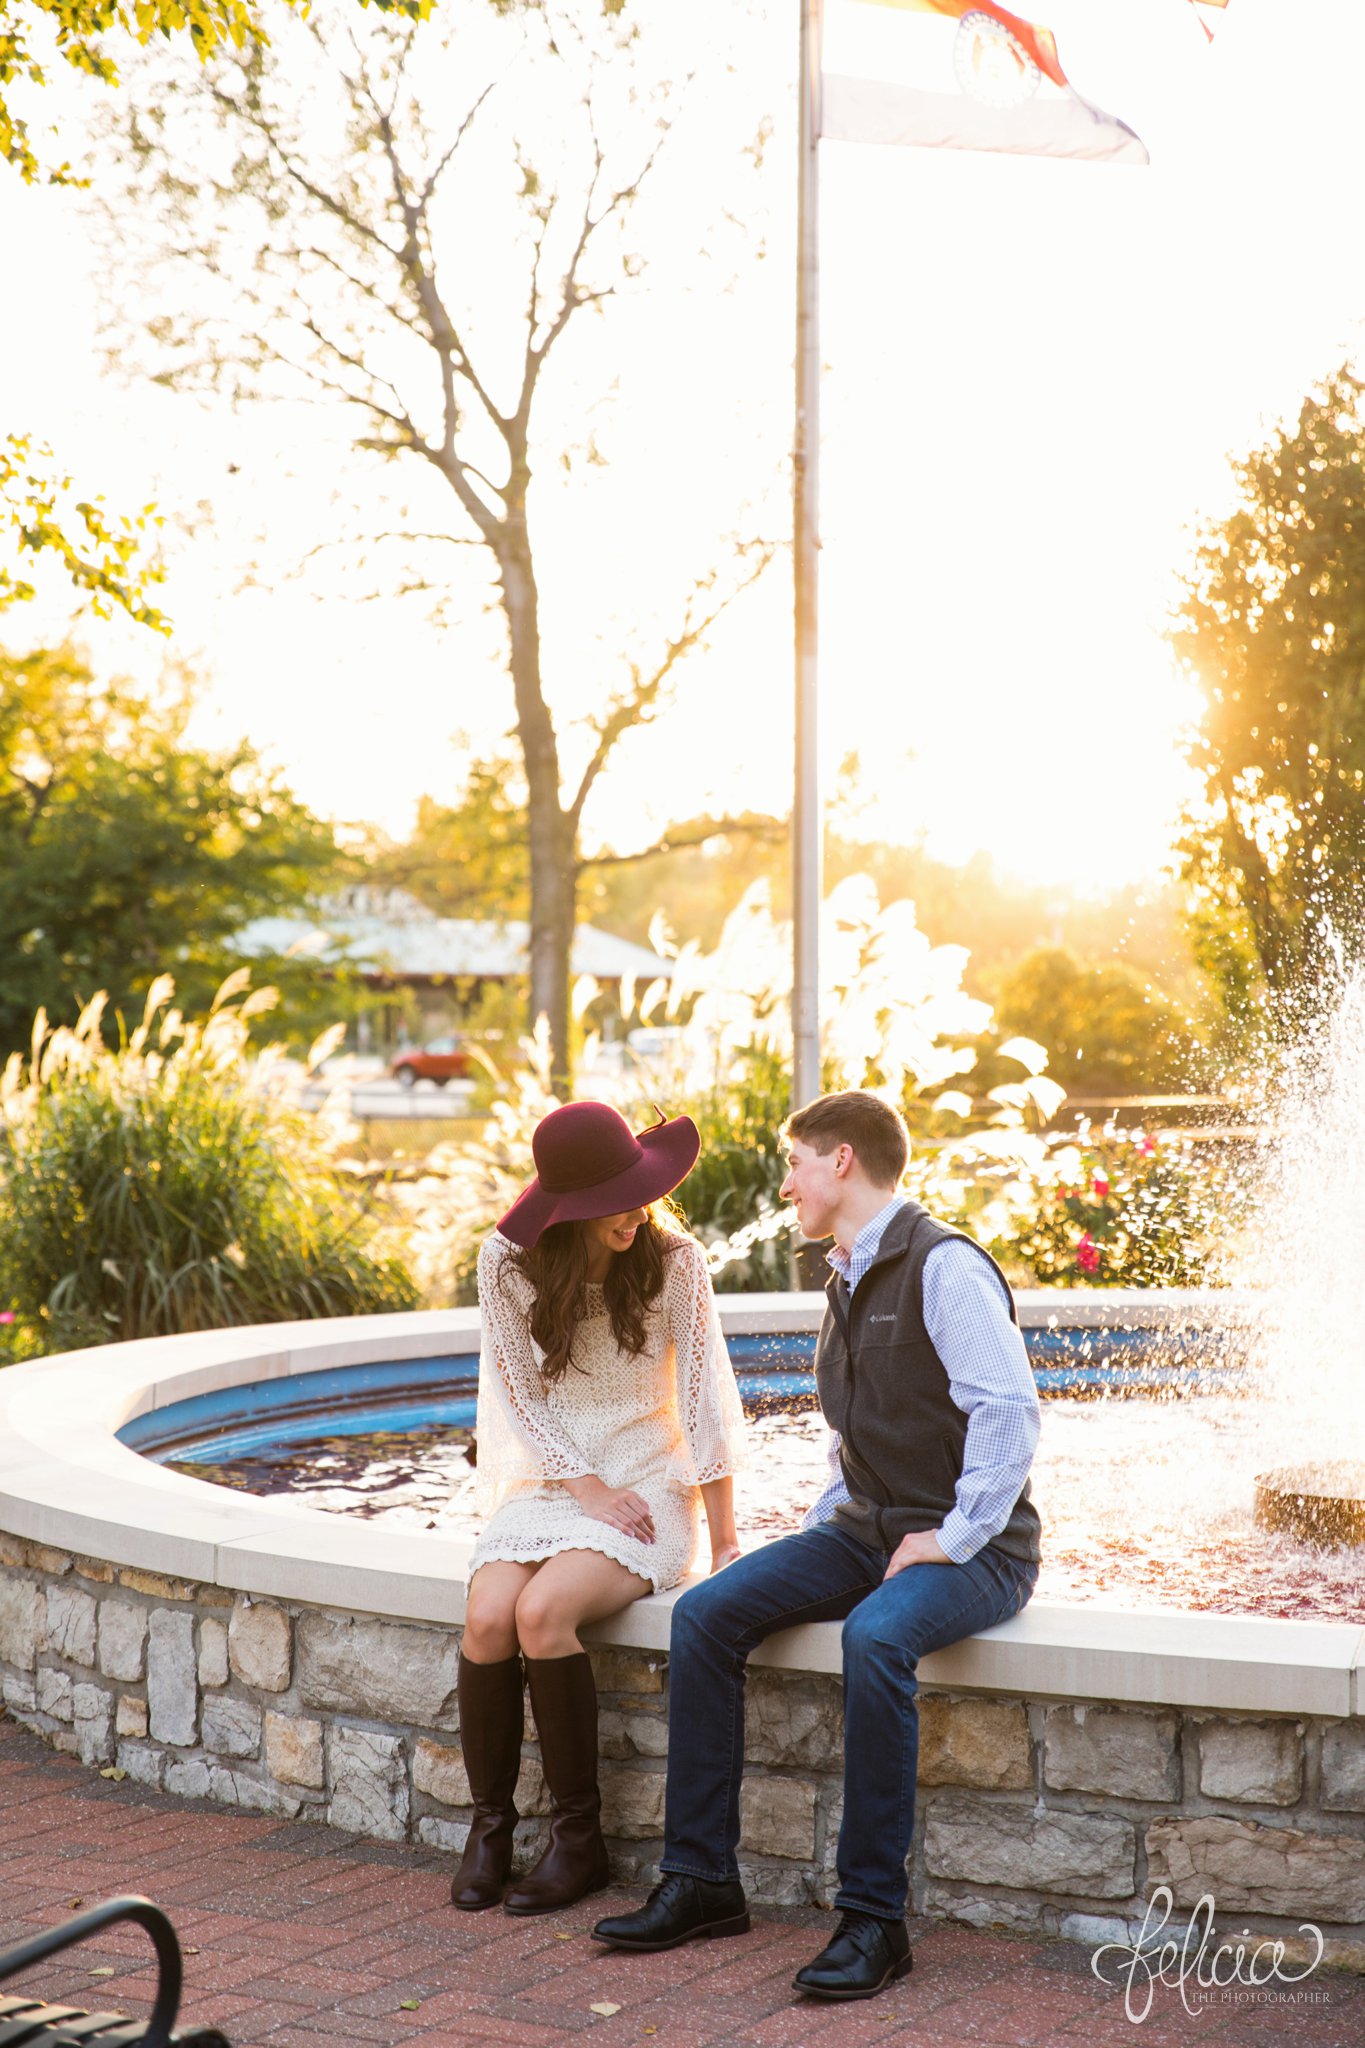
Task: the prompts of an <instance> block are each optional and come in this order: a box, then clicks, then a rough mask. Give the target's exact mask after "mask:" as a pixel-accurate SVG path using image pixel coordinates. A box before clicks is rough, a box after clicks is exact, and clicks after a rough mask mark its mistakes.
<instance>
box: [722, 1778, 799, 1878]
mask: <svg viewBox="0 0 1365 2048" xmlns="http://www.w3.org/2000/svg"><path fill="white" fill-rule="evenodd" d="M739 1832H740V1842H741V1844H742V1846H743V1847H744V1848H746V1849H748V1850H749V1851H750V1853H751V1854H754V1855H758V1856H788V1857H790V1858H792V1860H793V1861H795V1862H809V1861H810V1859H811V1858H812V1857H813V1856H814V1854H815V1785H814V1783H813V1781H812V1780H811V1779H809V1778H746V1779H745V1781H744V1784H743V1786H742V1787H741V1790H740V1795H739Z"/></svg>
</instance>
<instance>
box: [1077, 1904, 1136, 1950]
mask: <svg viewBox="0 0 1365 2048" xmlns="http://www.w3.org/2000/svg"><path fill="white" fill-rule="evenodd" d="M1057 1932H1058V1933H1059V1934H1060V1935H1061V1937H1062V1940H1063V1941H1078V1942H1080V1943H1081V1945H1082V1946H1083V1947H1084V1948H1108V1947H1109V1946H1110V1945H1111V1944H1112V1943H1114V1942H1118V1943H1119V1944H1121V1945H1122V1946H1125V1947H1129V1948H1131V1947H1132V1946H1133V1945H1134V1944H1135V1943H1137V1942H1140V1941H1141V1939H1142V1920H1141V1919H1140V1918H1139V1919H1136V1920H1125V1919H1122V1918H1121V1917H1119V1916H1117V1915H1110V1914H1107V1913H1064V1914H1063V1915H1062V1924H1061V1926H1060V1927H1059V1928H1058V1930H1057ZM1149 1940H1150V1930H1149Z"/></svg>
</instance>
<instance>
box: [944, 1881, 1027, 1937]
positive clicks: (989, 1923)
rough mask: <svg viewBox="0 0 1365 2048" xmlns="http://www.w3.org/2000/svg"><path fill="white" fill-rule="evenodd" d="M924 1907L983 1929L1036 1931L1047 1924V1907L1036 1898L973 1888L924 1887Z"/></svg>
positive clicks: (966, 1925)
mask: <svg viewBox="0 0 1365 2048" xmlns="http://www.w3.org/2000/svg"><path fill="white" fill-rule="evenodd" d="M923 1911H924V1912H926V1913H928V1914H930V1915H932V1917H933V1918H934V1919H935V1920H957V1921H960V1922H961V1924H962V1925H963V1926H964V1927H975V1928H978V1929H980V1930H981V1931H982V1932H983V1933H984V1932H985V1931H986V1930H987V1929H994V1928H1003V1929H1005V1930H1006V1931H1007V1932H1009V1933H1011V1934H1036V1933H1038V1932H1040V1931H1041V1929H1042V1928H1043V1926H1044V1925H1045V1915H1046V1913H1047V1908H1046V1906H1044V1905H1043V1904H1042V1903H1041V1902H1040V1901H1038V1900H1036V1899H1011V1898H1008V1897H1001V1898H980V1897H978V1896H977V1895H976V1894H974V1893H972V1892H954V1891H950V1890H949V1889H948V1887H947V1886H946V1885H942V1884H930V1885H926V1886H925V1888H924V1904H923Z"/></svg>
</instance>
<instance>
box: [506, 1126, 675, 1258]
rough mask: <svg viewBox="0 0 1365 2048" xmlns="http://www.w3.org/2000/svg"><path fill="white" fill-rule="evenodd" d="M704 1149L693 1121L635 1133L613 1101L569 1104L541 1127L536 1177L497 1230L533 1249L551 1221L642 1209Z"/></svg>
mask: <svg viewBox="0 0 1365 2048" xmlns="http://www.w3.org/2000/svg"><path fill="white" fill-rule="evenodd" d="M700 1151H701V1133H700V1131H699V1130H698V1129H697V1127H696V1125H695V1124H694V1123H693V1121H692V1119H691V1117H690V1116H675V1117H669V1118H665V1117H663V1116H660V1118H659V1121H658V1123H657V1124H651V1125H650V1127H649V1129H648V1130H647V1131H641V1132H639V1134H638V1135H637V1134H636V1133H635V1132H634V1131H632V1130H631V1128H630V1125H629V1124H628V1123H627V1122H626V1120H625V1118H624V1117H623V1116H622V1115H621V1112H620V1111H619V1110H618V1109H613V1108H612V1106H611V1104H610V1103H609V1102H566V1103H565V1104H564V1105H563V1107H562V1108H560V1109H552V1110H551V1111H550V1114H549V1115H548V1116H546V1117H542V1118H541V1120H540V1122H539V1123H538V1124H537V1125H536V1129H535V1135H534V1136H533V1137H532V1139H531V1152H532V1155H533V1156H534V1158H535V1162H536V1177H535V1179H534V1180H533V1181H532V1182H531V1183H530V1185H529V1186H528V1187H525V1188H523V1189H522V1191H521V1193H520V1194H519V1195H518V1196H517V1199H516V1201H515V1202H513V1204H512V1206H511V1208H510V1209H509V1210H508V1211H507V1214H506V1215H505V1216H504V1217H502V1219H501V1220H500V1221H499V1224H498V1229H499V1230H500V1231H501V1232H502V1234H503V1236H504V1237H506V1238H510V1239H511V1241H512V1243H513V1244H516V1245H520V1246H521V1247H522V1249H523V1250H524V1251H529V1250H530V1248H531V1246H532V1245H533V1244H534V1243H535V1242H536V1240H537V1238H538V1237H539V1236H540V1234H541V1232H542V1231H543V1230H548V1228H549V1226H550V1225H551V1224H552V1223H577V1222H585V1221H586V1220H587V1219H588V1218H589V1217H592V1216H619V1215H623V1214H624V1213H625V1212H626V1211H627V1210H628V1209H643V1208H644V1207H645V1206H646V1205H647V1204H648V1203H650V1202H657V1201H658V1199H659V1197H660V1196H661V1195H666V1194H669V1193H670V1192H671V1190H672V1189H674V1188H675V1187H677V1185H678V1183H679V1181H682V1180H686V1178H687V1176H688V1174H689V1173H691V1171H692V1168H693V1167H694V1166H695V1165H696V1163H697V1155H698V1154H699V1153H700Z"/></svg>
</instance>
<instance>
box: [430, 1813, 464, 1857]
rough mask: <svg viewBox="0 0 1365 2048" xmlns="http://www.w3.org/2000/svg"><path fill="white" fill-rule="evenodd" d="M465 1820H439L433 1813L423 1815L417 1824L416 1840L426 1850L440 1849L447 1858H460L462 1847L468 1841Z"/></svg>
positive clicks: (462, 1852)
mask: <svg viewBox="0 0 1365 2048" xmlns="http://www.w3.org/2000/svg"><path fill="white" fill-rule="evenodd" d="M469 1826H470V1824H469V1822H468V1821H467V1820H441V1819H439V1818H438V1816H437V1815H436V1814H434V1813H424V1814H423V1815H422V1818H421V1819H420V1820H419V1821H418V1823H417V1839H418V1841H419V1842H424V1843H425V1844H426V1846H427V1848H428V1849H442V1850H444V1851H445V1853H446V1854H447V1855H448V1856H462V1855H463V1854H464V1845H465V1843H466V1842H467V1841H468V1840H469Z"/></svg>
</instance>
